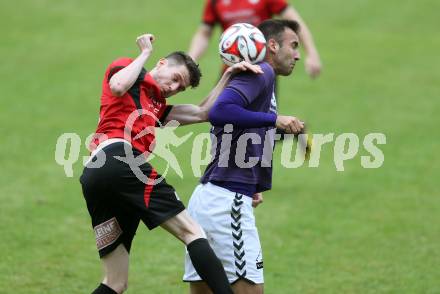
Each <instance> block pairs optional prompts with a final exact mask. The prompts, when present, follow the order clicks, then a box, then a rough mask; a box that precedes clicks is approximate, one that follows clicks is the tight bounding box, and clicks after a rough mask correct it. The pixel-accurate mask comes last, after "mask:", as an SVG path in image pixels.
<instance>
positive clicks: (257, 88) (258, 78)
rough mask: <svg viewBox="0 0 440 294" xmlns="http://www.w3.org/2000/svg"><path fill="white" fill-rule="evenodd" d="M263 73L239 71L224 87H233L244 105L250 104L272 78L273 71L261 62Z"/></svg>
mask: <svg viewBox="0 0 440 294" xmlns="http://www.w3.org/2000/svg"><path fill="white" fill-rule="evenodd" d="M261 67H262V69H263V74H254V73H247V72H244V73H241V74H238V75H236V76H235V77H233V78H232V80H231V81H230V82H229V84H228V86H227V87H226V88H229V89H233V90H235V91H236V92H238V93H239V94H240V96H241V97H242V98H243V100H244V102H245V103H244V106H248V105H249V104H251V103H252V102H253V101H254V100H255V99H256V98H257V97H258V96H259V95H260V93H261V92H262V91H263V89H264V88H265V87H266V86H267V85H268V83H269V81H270V79H271V78H272V79H273V72H272V71H271V70H269V68H268V67H266V66H264V65H263V64H261Z"/></svg>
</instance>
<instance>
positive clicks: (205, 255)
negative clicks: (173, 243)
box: [186, 238, 233, 294]
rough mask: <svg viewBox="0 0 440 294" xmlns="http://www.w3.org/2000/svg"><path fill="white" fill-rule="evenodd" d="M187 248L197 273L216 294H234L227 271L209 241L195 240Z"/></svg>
mask: <svg viewBox="0 0 440 294" xmlns="http://www.w3.org/2000/svg"><path fill="white" fill-rule="evenodd" d="M186 248H187V250H188V253H189V257H190V258H191V261H192V264H193V265H194V268H195V269H196V271H197V273H198V274H199V276H200V277H201V278H202V279H203V281H204V282H206V283H207V284H208V286H209V288H211V290H212V292H214V294H223V293H233V292H232V288H231V285H230V284H229V281H228V278H227V277H226V273H225V269H224V268H223V265H222V263H221V262H220V260H219V259H218V258H217V256H216V255H215V253H214V251H213V250H212V248H211V246H209V243H208V240H206V239H204V238H200V239H197V240H194V241H192V242H191V243H189V244H188V246H187V247H186Z"/></svg>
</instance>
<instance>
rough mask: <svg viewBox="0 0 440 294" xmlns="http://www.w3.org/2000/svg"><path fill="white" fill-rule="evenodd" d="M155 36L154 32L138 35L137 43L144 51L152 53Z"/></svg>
mask: <svg viewBox="0 0 440 294" xmlns="http://www.w3.org/2000/svg"><path fill="white" fill-rule="evenodd" d="M153 42H154V36H153V35H152V34H144V35H142V36H139V37H137V39H136V44H137V45H138V47H139V50H141V52H142V53H148V54H150V53H151V52H152V51H153Z"/></svg>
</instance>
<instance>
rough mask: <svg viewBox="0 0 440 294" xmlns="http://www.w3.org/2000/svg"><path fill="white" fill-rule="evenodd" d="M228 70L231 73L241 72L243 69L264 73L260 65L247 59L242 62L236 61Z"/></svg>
mask: <svg viewBox="0 0 440 294" xmlns="http://www.w3.org/2000/svg"><path fill="white" fill-rule="evenodd" d="M226 71H227V72H229V73H231V74H236V73H239V72H242V71H251V72H253V73H256V74H262V73H263V70H262V69H261V67H260V66H259V65H256V64H251V63H249V62H246V61H242V62H239V63H236V64H234V65H233V66H230V67H228V69H227V70H226Z"/></svg>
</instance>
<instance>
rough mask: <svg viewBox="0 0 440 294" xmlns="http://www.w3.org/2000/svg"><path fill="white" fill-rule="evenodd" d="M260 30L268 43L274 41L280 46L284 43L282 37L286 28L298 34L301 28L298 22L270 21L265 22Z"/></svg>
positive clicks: (285, 20) (260, 26)
mask: <svg viewBox="0 0 440 294" xmlns="http://www.w3.org/2000/svg"><path fill="white" fill-rule="evenodd" d="M258 28H259V29H260V31H261V32H262V33H263V35H264V37H265V38H266V40H267V41H268V40H269V39H274V40H275V41H277V43H279V44H281V43H282V35H283V33H284V31H285V30H286V28H287V29H291V30H292V31H294V32H295V33H296V34H298V33H299V31H300V26H299V23H298V22H297V21H294V20H287V19H268V20H265V21H263V22H262V23H261V24H260V25H259V26H258Z"/></svg>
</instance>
